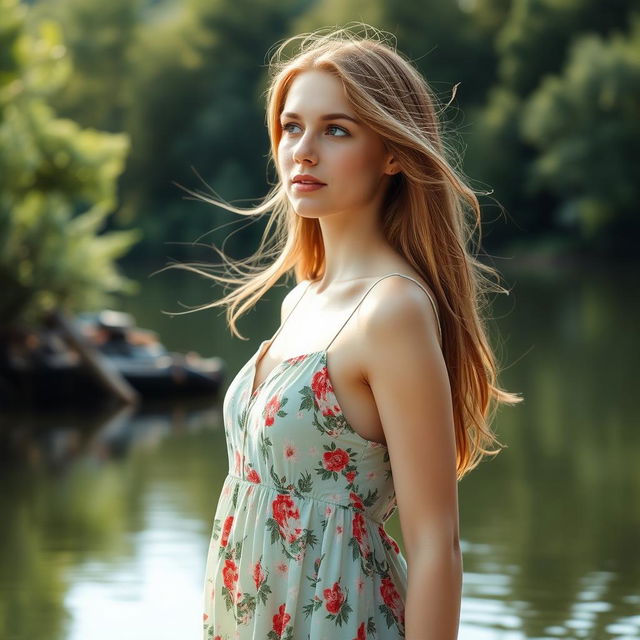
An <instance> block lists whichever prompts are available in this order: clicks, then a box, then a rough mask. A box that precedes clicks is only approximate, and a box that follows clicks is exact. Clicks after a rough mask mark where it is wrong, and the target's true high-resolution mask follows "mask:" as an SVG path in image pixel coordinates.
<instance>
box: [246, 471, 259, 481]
mask: <svg viewBox="0 0 640 640" xmlns="http://www.w3.org/2000/svg"><path fill="white" fill-rule="evenodd" d="M247 480H248V481H249V482H260V476H259V475H258V472H257V471H256V470H255V469H251V471H249V473H247Z"/></svg>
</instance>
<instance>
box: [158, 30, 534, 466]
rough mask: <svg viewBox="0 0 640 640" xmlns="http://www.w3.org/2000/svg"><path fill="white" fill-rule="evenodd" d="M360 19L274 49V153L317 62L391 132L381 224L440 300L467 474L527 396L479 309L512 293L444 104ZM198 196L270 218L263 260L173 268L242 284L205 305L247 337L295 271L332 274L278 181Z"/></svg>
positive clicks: (358, 108) (308, 223)
mask: <svg viewBox="0 0 640 640" xmlns="http://www.w3.org/2000/svg"><path fill="white" fill-rule="evenodd" d="M356 24H357V26H360V27H364V33H363V34H357V33H356V32H355V30H354V29H352V28H349V27H345V28H341V29H336V30H329V32H327V33H325V31H326V30H318V31H315V32H313V33H305V34H301V35H298V36H294V37H291V38H288V39H286V40H284V41H283V42H282V43H281V44H280V45H279V46H278V47H277V48H276V49H275V52H274V53H273V55H272V56H271V59H270V65H269V71H270V74H269V83H268V88H267V91H266V95H267V110H266V120H267V126H268V131H269V137H270V141H271V160H273V162H274V163H275V164H276V167H277V162H278V161H277V158H278V153H277V151H278V145H279V144H280V139H281V129H280V113H281V111H282V109H283V106H284V102H285V98H286V95H287V91H288V89H289V87H290V86H291V83H292V80H293V79H294V78H295V77H296V76H297V75H298V74H299V73H301V72H302V71H306V70H311V69H315V70H324V71H328V72H330V73H332V74H334V75H335V76H336V77H337V78H339V79H340V80H341V81H342V83H343V85H344V89H345V92H346V95H347V98H348V100H349V102H350V104H351V106H352V108H353V110H354V112H355V113H356V116H357V117H358V118H359V119H360V120H361V121H363V123H364V124H365V125H366V126H368V127H370V128H371V129H372V130H373V131H375V132H376V133H378V134H379V135H380V136H382V138H383V139H384V141H385V143H386V145H387V149H388V150H390V151H391V152H392V153H393V155H394V157H395V158H396V159H397V161H398V163H399V165H400V167H401V171H400V173H397V174H395V175H394V176H392V182H391V184H390V185H389V189H388V191H387V193H386V196H385V201H384V206H383V213H382V225H383V231H384V234H385V236H386V238H387V240H388V242H389V244H390V245H391V246H392V247H394V249H395V250H396V251H398V252H399V253H400V254H401V255H402V256H403V257H404V258H405V259H406V260H407V262H408V263H409V264H410V265H411V267H412V268H413V269H415V270H416V271H417V272H418V273H419V274H420V275H421V276H422V278H423V279H424V280H425V281H426V282H428V283H429V284H430V287H431V290H432V291H433V293H434V294H435V296H436V300H437V304H438V309H439V311H440V322H441V325H442V338H443V340H442V350H443V355H444V359H445V362H446V366H447V370H448V374H449V381H450V385H451V393H452V401H453V413H454V424H455V437H456V449H457V477H458V479H461V478H462V477H463V476H464V475H465V474H466V473H467V472H468V471H470V470H471V469H473V468H474V467H476V466H477V465H478V464H479V462H480V461H481V459H482V457H483V456H484V455H495V454H497V453H499V451H500V449H494V450H489V449H488V447H489V446H491V445H493V444H499V445H500V446H501V447H502V446H504V445H502V444H501V443H499V441H498V440H497V438H496V437H495V435H494V434H493V433H492V431H491V428H490V424H491V422H492V421H493V418H494V416H495V412H496V411H497V408H498V405H499V404H501V403H504V404H516V403H518V402H521V401H522V398H521V397H519V396H518V395H517V394H513V393H509V392H507V391H505V390H503V389H500V388H499V387H498V386H497V385H496V381H497V373H498V369H497V364H496V358H495V356H494V354H493V352H492V349H491V347H490V345H489V342H488V339H487V335H486V327H485V320H484V318H483V317H481V314H480V311H481V310H482V309H484V308H485V307H486V306H488V305H487V300H486V293H487V292H488V291H497V292H501V293H507V294H508V291H507V290H505V289H503V288H502V287H500V286H499V285H494V284H493V282H491V281H490V280H489V279H488V278H487V277H486V276H485V275H483V272H485V273H486V274H491V275H494V276H497V275H498V274H497V271H496V270H495V269H493V268H492V267H489V266H488V265H485V264H482V263H481V262H479V261H478V260H477V259H476V257H475V256H474V255H473V249H472V246H471V244H472V242H473V235H474V232H475V231H476V230H477V231H478V232H479V235H480V234H481V228H480V205H479V202H478V199H477V197H476V195H475V193H474V191H473V190H472V189H471V188H470V187H469V186H467V184H465V182H464V180H463V178H462V176H461V174H460V173H459V172H458V171H456V169H454V166H453V161H452V160H450V159H448V157H449V155H450V153H451V152H450V150H449V149H447V148H446V147H445V144H444V143H443V139H442V133H441V124H440V122H439V119H438V116H437V113H436V108H435V106H434V105H435V104H436V103H437V101H436V98H435V96H434V94H433V93H432V91H431V89H430V87H429V85H428V84H427V82H426V81H425V79H424V78H423V77H422V75H421V74H420V73H419V72H418V71H417V70H416V69H415V68H414V67H413V65H412V64H411V63H410V62H409V61H408V60H406V59H405V58H404V57H403V56H402V55H401V54H400V53H398V52H397V51H396V49H395V46H394V45H393V44H389V43H386V42H384V39H385V37H384V33H383V32H381V31H379V30H377V29H375V28H373V27H371V26H370V25H365V24H363V23H356ZM298 41H299V43H300V44H299V50H298V51H297V52H296V53H295V55H293V56H292V57H291V58H289V59H287V58H285V56H284V52H285V50H286V49H287V48H289V47H290V46H292V45H293V44H295V43H296V42H298ZM278 175H279V176H280V175H281V173H280V172H279V171H278ZM194 195H197V196H198V197H200V198H202V199H203V200H205V201H208V202H211V203H212V204H215V205H217V206H220V207H223V208H225V209H227V210H228V211H232V212H234V213H237V214H240V215H244V216H260V215H262V214H265V213H270V216H269V218H268V221H267V224H266V226H265V230H264V233H263V236H262V239H261V241H260V244H259V246H258V249H257V251H256V253H255V254H254V255H253V256H250V257H249V258H247V259H245V260H238V261H234V260H231V259H229V258H228V257H227V256H226V255H225V254H224V252H222V251H220V250H219V249H218V248H216V247H215V246H214V247H213V248H214V250H215V251H216V252H217V253H218V254H219V255H220V256H221V258H222V260H223V265H228V267H229V271H224V266H223V271H224V272H223V273H215V272H213V271H211V270H204V269H202V268H199V267H202V266H204V265H202V264H198V263H191V264H173V265H170V266H171V267H175V268H183V269H187V270H190V271H194V272H195V273H198V274H200V275H203V276H205V277H208V278H212V279H213V280H215V281H216V282H218V283H222V284H229V285H232V286H234V287H235V288H234V289H233V290H232V291H231V292H230V293H228V294H226V295H224V296H223V297H222V298H219V299H218V300H215V301H214V302H211V303H210V304H207V305H204V306H201V307H198V308H197V309H195V310H196V311H197V310H201V309H208V308H212V307H218V306H223V305H226V306H227V322H228V324H229V327H230V329H231V331H232V333H233V334H234V335H236V336H237V337H239V338H242V336H241V335H240V332H239V331H238V329H237V326H236V321H237V320H238V318H239V317H240V316H241V315H242V314H243V313H244V312H245V311H247V310H248V309H250V308H252V307H253V306H254V305H255V303H256V302H257V301H258V300H259V299H260V298H261V297H262V296H263V295H264V294H265V293H266V292H267V291H268V290H269V289H270V288H271V287H272V286H273V285H275V284H276V283H277V282H278V280H280V278H281V277H282V276H283V275H288V274H290V273H294V274H295V278H296V280H297V281H298V282H300V281H302V280H316V279H318V278H320V277H322V275H323V272H324V268H325V255H324V245H323V241H322V234H321V230H320V225H319V222H318V220H317V219H315V218H314V219H311V218H303V217H301V216H297V215H296V214H295V212H294V210H293V209H292V207H291V204H290V202H289V199H288V197H287V194H286V189H285V186H284V185H283V184H282V182H281V180H280V178H278V179H277V181H276V183H275V184H274V185H273V186H272V188H271V189H270V191H269V192H268V194H267V195H266V196H265V197H264V198H263V199H262V201H261V203H260V204H259V205H258V206H256V207H251V208H245V209H242V208H237V207H235V206H232V205H231V204H229V203H227V202H224V201H222V200H218V199H214V198H211V197H207V196H204V195H202V194H194ZM479 244H480V239H479V240H478V246H479ZM265 257H266V258H267V259H268V260H267V261H268V262H269V264H268V265H267V266H266V267H265V266H263V265H264V262H265ZM209 266H210V265H209ZM190 312H192V311H189V312H186V313H190Z"/></svg>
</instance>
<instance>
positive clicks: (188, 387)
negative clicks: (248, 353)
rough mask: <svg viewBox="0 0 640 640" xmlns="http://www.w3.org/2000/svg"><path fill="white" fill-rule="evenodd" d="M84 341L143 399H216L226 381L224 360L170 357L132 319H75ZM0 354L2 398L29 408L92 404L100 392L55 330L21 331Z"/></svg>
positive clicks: (97, 315) (91, 315)
mask: <svg viewBox="0 0 640 640" xmlns="http://www.w3.org/2000/svg"><path fill="white" fill-rule="evenodd" d="M73 325H74V327H76V328H77V330H78V331H79V333H80V334H81V335H82V336H83V338H84V341H85V342H86V343H87V344H88V345H90V346H91V347H93V349H94V350H95V351H96V352H97V353H98V354H99V355H100V356H101V358H100V360H101V361H102V362H103V363H105V364H106V365H107V366H109V367H111V368H113V369H115V370H116V371H117V372H118V373H119V374H120V375H121V376H122V377H123V378H125V380H126V381H127V382H128V383H129V384H130V385H131V386H132V387H133V388H134V389H135V390H136V391H137V392H138V393H139V394H140V395H141V396H142V397H143V398H144V397H151V396H165V397H168V396H172V395H183V394H215V393H216V392H217V391H218V390H219V388H220V386H221V384H222V382H223V380H224V376H225V366H224V361H223V360H222V359H221V358H219V357H212V358H203V357H201V356H200V355H199V354H198V353H196V352H193V351H191V352H188V353H186V354H182V353H176V352H169V351H168V350H167V349H166V348H165V347H164V345H163V344H162V343H161V342H160V340H159V338H158V334H157V333H156V332H155V331H151V330H149V329H142V328H140V327H136V323H135V319H134V317H133V316H132V315H131V314H128V313H124V312H121V311H112V310H103V311H100V312H87V313H81V314H78V315H76V316H75V317H74V318H73ZM13 338H14V339H13V340H12V341H10V342H9V343H8V344H7V343H6V342H5V349H3V353H2V354H0V399H3V401H5V402H6V401H10V400H16V401H18V402H19V403H23V402H24V401H25V400H26V401H27V402H29V403H30V404H34V405H40V404H50V403H52V402H53V403H56V404H61V403H62V404H66V403H68V402H83V401H89V402H91V401H94V400H95V398H96V397H97V396H100V395H103V394H104V391H103V390H102V389H101V388H100V387H99V385H97V384H96V381H95V380H94V379H93V376H91V375H90V374H89V372H88V370H87V368H86V367H85V366H84V365H83V363H82V359H81V358H80V356H79V354H78V352H77V351H76V350H75V349H74V348H73V347H72V346H71V345H70V344H69V343H68V341H67V340H65V338H64V336H63V335H62V334H61V332H60V331H59V330H58V329H57V328H56V327H46V328H42V329H41V330H39V331H37V332H36V331H28V332H24V333H22V334H21V335H20V336H19V339H17V336H14V337H13Z"/></svg>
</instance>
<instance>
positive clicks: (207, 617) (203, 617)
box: [202, 613, 209, 622]
mask: <svg viewBox="0 0 640 640" xmlns="http://www.w3.org/2000/svg"><path fill="white" fill-rule="evenodd" d="M202 619H203V620H204V621H205V622H206V621H207V620H208V619H209V614H208V613H203V614H202Z"/></svg>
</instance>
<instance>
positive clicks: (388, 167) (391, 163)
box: [384, 154, 401, 176]
mask: <svg viewBox="0 0 640 640" xmlns="http://www.w3.org/2000/svg"><path fill="white" fill-rule="evenodd" d="M400 171H401V169H400V166H399V165H398V162H397V161H396V159H395V158H394V157H393V156H392V155H391V154H387V159H386V161H385V164H384V173H386V174H387V175H389V176H392V175H395V174H396V173H400Z"/></svg>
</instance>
